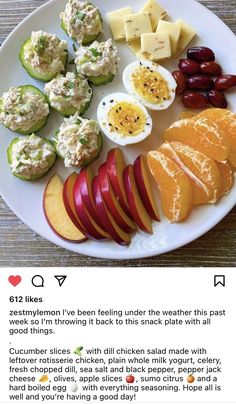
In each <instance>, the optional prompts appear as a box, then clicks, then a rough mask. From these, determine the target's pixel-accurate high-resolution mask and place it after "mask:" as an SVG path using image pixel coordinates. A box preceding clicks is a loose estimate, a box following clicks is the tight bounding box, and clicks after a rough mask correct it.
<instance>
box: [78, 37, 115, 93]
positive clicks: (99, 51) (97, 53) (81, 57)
mask: <svg viewBox="0 0 236 404" xmlns="http://www.w3.org/2000/svg"><path fill="white" fill-rule="evenodd" d="M75 54H76V58H75V67H76V71H77V72H78V74H83V75H84V76H85V77H87V79H88V81H89V82H90V83H91V84H93V85H95V86H102V85H105V84H108V83H110V82H112V81H113V79H114V77H115V75H116V73H117V69H118V65H119V61H120V58H119V56H118V49H117V47H116V46H114V45H113V43H112V40H111V39H108V40H107V41H105V42H97V41H95V42H93V43H92V45H90V46H81V47H80V48H78V49H75Z"/></svg>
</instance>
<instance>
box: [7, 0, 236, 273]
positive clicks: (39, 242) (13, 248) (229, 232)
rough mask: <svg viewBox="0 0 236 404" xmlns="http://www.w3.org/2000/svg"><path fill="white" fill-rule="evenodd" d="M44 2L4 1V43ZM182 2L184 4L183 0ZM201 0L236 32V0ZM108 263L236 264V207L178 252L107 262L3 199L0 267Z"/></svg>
mask: <svg viewBox="0 0 236 404" xmlns="http://www.w3.org/2000/svg"><path fill="white" fill-rule="evenodd" d="M58 1H60V0H58ZM107 1H108V0H107ZM44 3H46V0H18V1H14V0H0V44H1V43H2V42H3V41H4V39H5V38H6V37H7V35H8V34H9V33H10V32H11V31H12V30H13V28H14V27H15V26H16V25H17V24H18V23H19V22H20V21H21V20H23V19H24V18H25V17H26V16H27V15H28V14H29V13H31V12H32V11H33V10H34V9H35V8H37V7H39V6H40V5H41V4H44ZM179 3H180V7H181V0H179ZM201 3H202V4H204V5H205V6H206V7H208V8H209V9H210V10H212V11H213V12H214V13H216V14H217V15H218V16H219V17H220V18H221V19H222V20H224V21H225V23H226V24H227V25H228V26H229V27H230V28H231V29H232V30H233V31H234V32H235V33H236V16H235V11H236V0H219V1H216V0H201ZM208 28H209V27H208ZM222 43H223V41H222ZM0 175H2V174H0ZM108 265H110V266H134V267H138V266H147V267H150V266H178V267H184V266H193V267H198V266H222V267H223V266H234V267H235V266H236V208H234V209H233V211H232V212H231V213H230V214H229V215H228V216H227V217H226V218H225V219H224V220H223V221H222V222H221V223H220V224H218V226H216V227H215V228H214V229H213V230H211V231H210V232H209V233H207V234H206V235H205V236H203V237H201V238H200V239H199V240H196V241H195V242H193V243H191V244H190V245H188V246H186V247H183V248H181V249H179V250H177V251H174V252H171V253H169V254H165V255H162V256H158V257H153V258H150V259H143V260H141V259H140V260H134V261H131V260H129V261H112V260H109V261H107V260H99V259H94V258H89V257H84V256H81V255H78V254H74V253H71V252H69V251H66V250H63V249H61V248H58V247H56V246H54V245H53V244H51V243H49V242H47V241H46V240H44V239H42V238H41V237H40V236H38V235H36V234H34V233H33V232H32V231H31V230H30V229H28V228H27V227H26V226H25V225H24V224H22V223H21V221H20V220H18V219H17V217H15V215H14V214H13V213H12V212H11V211H10V209H9V208H8V207H7V206H6V205H5V203H4V202H3V201H2V200H1V198H0V266H2V267H8V266H35V267H41V266H108Z"/></svg>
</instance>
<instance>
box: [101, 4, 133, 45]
mask: <svg viewBox="0 0 236 404" xmlns="http://www.w3.org/2000/svg"><path fill="white" fill-rule="evenodd" d="M128 14H129V15H130V14H132V9H131V7H124V8H120V9H119V10H116V11H111V12H109V13H107V18H108V22H109V25H110V28H111V32H112V35H113V38H114V39H115V41H120V40H122V39H125V37H126V35H125V25H124V16H125V15H128Z"/></svg>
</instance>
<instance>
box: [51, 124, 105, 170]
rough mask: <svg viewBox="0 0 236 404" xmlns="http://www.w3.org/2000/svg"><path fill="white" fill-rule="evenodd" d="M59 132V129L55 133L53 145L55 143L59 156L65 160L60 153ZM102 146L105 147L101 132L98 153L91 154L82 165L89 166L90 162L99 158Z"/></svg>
mask: <svg viewBox="0 0 236 404" xmlns="http://www.w3.org/2000/svg"><path fill="white" fill-rule="evenodd" d="M58 133H59V130H57V131H56V133H55V135H54V140H53V145H54V147H55V149H56V152H57V155H58V157H60V158H61V159H63V160H64V158H63V157H62V155H61V154H60V152H59V151H58V148H57V143H58ZM102 148H103V137H102V134H101V133H100V134H99V135H98V147H97V151H96V153H95V154H94V155H93V156H91V157H90V158H89V159H88V160H86V161H85V162H84V164H83V165H82V167H87V166H89V165H90V164H92V163H93V162H94V161H95V160H97V159H98V157H99V156H100V154H101V151H102Z"/></svg>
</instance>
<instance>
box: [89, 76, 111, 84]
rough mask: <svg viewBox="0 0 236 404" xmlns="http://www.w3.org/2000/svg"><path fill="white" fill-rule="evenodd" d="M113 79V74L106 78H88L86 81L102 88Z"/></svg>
mask: <svg viewBox="0 0 236 404" xmlns="http://www.w3.org/2000/svg"><path fill="white" fill-rule="evenodd" d="M114 77H115V75H114V74H112V73H109V74H108V75H107V76H97V77H96V76H90V77H88V81H89V82H90V83H92V84H93V85H94V86H104V85H105V84H108V83H111V82H112V81H113V79H114Z"/></svg>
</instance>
